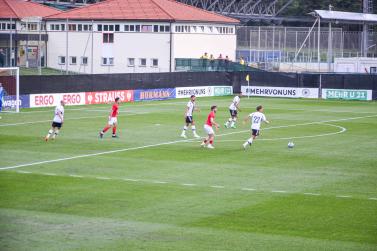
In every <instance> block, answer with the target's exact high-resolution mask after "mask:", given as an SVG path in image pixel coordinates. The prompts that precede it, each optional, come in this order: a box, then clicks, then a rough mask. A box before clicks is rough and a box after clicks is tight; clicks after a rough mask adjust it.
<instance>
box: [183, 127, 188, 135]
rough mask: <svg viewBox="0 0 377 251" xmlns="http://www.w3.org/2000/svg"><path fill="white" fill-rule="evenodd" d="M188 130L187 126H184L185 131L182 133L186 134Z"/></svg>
mask: <svg viewBox="0 0 377 251" xmlns="http://www.w3.org/2000/svg"><path fill="white" fill-rule="evenodd" d="M186 130H187V126H184V127H183V131H182V134H186Z"/></svg>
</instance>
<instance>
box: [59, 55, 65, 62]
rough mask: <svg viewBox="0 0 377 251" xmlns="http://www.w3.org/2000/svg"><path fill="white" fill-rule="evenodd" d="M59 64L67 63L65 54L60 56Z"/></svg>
mask: <svg viewBox="0 0 377 251" xmlns="http://www.w3.org/2000/svg"><path fill="white" fill-rule="evenodd" d="M58 64H65V57H64V56H59V58H58Z"/></svg>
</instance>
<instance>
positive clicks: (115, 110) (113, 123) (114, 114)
mask: <svg viewBox="0 0 377 251" xmlns="http://www.w3.org/2000/svg"><path fill="white" fill-rule="evenodd" d="M119 103H120V99H119V98H118V97H117V98H115V103H114V104H113V106H112V107H111V111H110V115H109V121H108V123H107V125H106V126H105V128H103V130H102V131H100V132H99V137H100V138H101V139H102V138H103V135H104V134H105V133H106V132H107V131H108V130H109V129H110V128H111V127H112V128H113V135H112V138H117V137H118V136H117V134H116V132H117V125H118V114H119Z"/></svg>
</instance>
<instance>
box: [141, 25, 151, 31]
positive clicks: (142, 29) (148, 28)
mask: <svg viewBox="0 0 377 251" xmlns="http://www.w3.org/2000/svg"><path fill="white" fill-rule="evenodd" d="M141 32H152V25H142V26H141Z"/></svg>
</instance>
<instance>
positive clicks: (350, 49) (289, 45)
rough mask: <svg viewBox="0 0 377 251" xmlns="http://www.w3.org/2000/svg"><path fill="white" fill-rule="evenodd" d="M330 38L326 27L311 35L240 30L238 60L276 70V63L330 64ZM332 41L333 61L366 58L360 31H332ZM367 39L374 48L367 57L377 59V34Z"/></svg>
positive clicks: (280, 30)
mask: <svg viewBox="0 0 377 251" xmlns="http://www.w3.org/2000/svg"><path fill="white" fill-rule="evenodd" d="M318 34H319V36H320V39H318ZM329 37H330V36H329V29H328V28H324V27H321V31H320V32H318V30H317V28H316V27H315V28H314V29H313V30H312V31H311V32H310V27H280V26H259V27H258V26H243V27H239V28H238V29H237V58H240V57H241V56H242V57H244V58H245V59H246V61H247V62H250V63H255V64H258V65H259V66H261V65H262V66H263V65H265V66H266V68H267V67H268V65H270V66H271V67H273V65H276V63H292V62H293V61H294V62H297V63H318V62H319V61H320V62H328V58H327V57H328V53H327V51H328V46H329V40H328V39H329ZM331 37H332V53H333V58H335V57H361V56H363V53H362V32H361V31H360V32H359V31H343V30H342V29H341V28H332V32H331ZM305 39H306V41H305ZM368 39H369V44H370V45H371V46H370V48H369V49H368V57H377V45H376V44H377V33H376V32H371V33H370V34H369V37H368ZM318 41H319V51H320V53H319V54H318ZM304 42H305V43H304ZM301 47H302V49H301V50H299V49H300V48H301ZM318 55H320V60H318ZM295 57H296V59H295ZM333 58H331V60H330V61H333Z"/></svg>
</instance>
